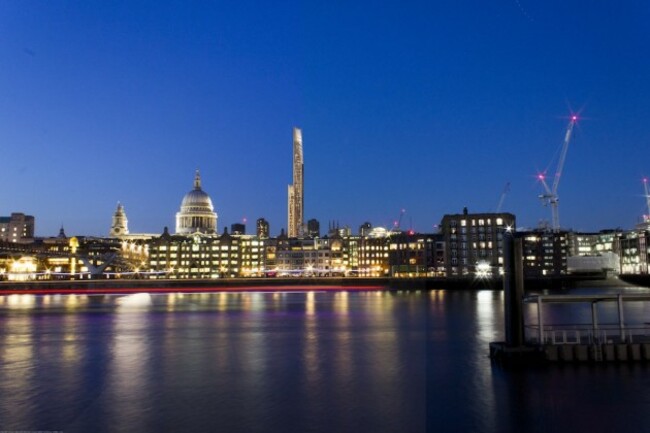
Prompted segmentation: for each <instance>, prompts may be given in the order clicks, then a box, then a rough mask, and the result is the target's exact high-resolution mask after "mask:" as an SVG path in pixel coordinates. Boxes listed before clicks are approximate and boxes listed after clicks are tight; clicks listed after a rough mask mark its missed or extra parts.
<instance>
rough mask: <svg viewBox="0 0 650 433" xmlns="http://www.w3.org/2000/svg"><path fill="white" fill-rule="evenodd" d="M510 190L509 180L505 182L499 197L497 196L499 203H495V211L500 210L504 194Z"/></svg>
mask: <svg viewBox="0 0 650 433" xmlns="http://www.w3.org/2000/svg"><path fill="white" fill-rule="evenodd" d="M509 192H510V182H506V186H504V187H503V192H502V193H501V197H500V198H499V204H498V205H497V210H496V213H499V212H501V208H502V207H503V202H504V201H505V199H506V195H507V194H508V193H509Z"/></svg>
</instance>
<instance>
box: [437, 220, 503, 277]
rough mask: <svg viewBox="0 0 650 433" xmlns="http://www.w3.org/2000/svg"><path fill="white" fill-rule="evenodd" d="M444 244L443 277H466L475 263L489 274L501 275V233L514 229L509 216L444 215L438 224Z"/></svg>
mask: <svg viewBox="0 0 650 433" xmlns="http://www.w3.org/2000/svg"><path fill="white" fill-rule="evenodd" d="M440 230H441V233H442V234H443V239H444V244H445V254H444V257H445V259H446V263H445V274H446V276H448V277H449V276H469V275H473V274H475V273H476V270H477V266H478V265H479V264H481V265H483V266H487V267H488V269H490V271H489V273H501V271H502V268H503V234H504V233H505V231H514V230H515V216H514V215H513V214H511V213H476V214H470V213H469V212H468V211H467V208H465V209H463V213H462V214H454V215H445V216H443V218H442V222H441V223H440Z"/></svg>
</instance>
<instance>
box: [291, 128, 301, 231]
mask: <svg viewBox="0 0 650 433" xmlns="http://www.w3.org/2000/svg"><path fill="white" fill-rule="evenodd" d="M303 174H304V167H303V159H302V131H301V130H300V128H293V184H292V185H289V203H288V204H289V210H288V212H287V216H288V223H287V235H288V236H289V237H290V238H297V237H302V236H303V232H304V227H303V226H304V223H303V215H304V202H303V200H304V193H303V187H304V180H303Z"/></svg>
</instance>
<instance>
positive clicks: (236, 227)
mask: <svg viewBox="0 0 650 433" xmlns="http://www.w3.org/2000/svg"><path fill="white" fill-rule="evenodd" d="M230 234H232V235H245V234H246V224H242V223H234V224H230Z"/></svg>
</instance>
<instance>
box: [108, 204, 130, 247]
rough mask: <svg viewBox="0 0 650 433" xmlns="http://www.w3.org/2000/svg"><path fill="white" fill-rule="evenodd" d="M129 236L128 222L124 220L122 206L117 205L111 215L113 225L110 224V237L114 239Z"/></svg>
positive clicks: (124, 214)
mask: <svg viewBox="0 0 650 433" xmlns="http://www.w3.org/2000/svg"><path fill="white" fill-rule="evenodd" d="M128 234H129V220H128V219H127V218H126V212H124V206H122V203H119V202H118V203H117V209H116V210H115V213H114V214H113V223H112V224H111V231H110V236H111V237H113V238H116V237H118V236H122V235H128Z"/></svg>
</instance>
